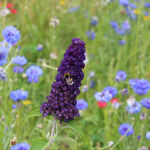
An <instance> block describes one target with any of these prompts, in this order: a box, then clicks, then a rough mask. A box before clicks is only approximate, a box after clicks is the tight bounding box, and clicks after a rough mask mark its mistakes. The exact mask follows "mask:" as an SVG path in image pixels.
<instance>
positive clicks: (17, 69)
mask: <svg viewBox="0 0 150 150" xmlns="http://www.w3.org/2000/svg"><path fill="white" fill-rule="evenodd" d="M13 72H16V73H23V72H24V69H23V67H21V66H15V67H14V68H13Z"/></svg>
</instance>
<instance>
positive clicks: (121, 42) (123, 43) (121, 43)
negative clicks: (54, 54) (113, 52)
mask: <svg viewBox="0 0 150 150" xmlns="http://www.w3.org/2000/svg"><path fill="white" fill-rule="evenodd" d="M118 44H120V45H125V44H126V41H125V40H120V41H119V42H118Z"/></svg>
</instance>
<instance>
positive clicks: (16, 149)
mask: <svg viewBox="0 0 150 150" xmlns="http://www.w3.org/2000/svg"><path fill="white" fill-rule="evenodd" d="M29 149H30V145H29V144H27V143H18V144H16V145H14V146H12V147H11V149H10V150H29Z"/></svg>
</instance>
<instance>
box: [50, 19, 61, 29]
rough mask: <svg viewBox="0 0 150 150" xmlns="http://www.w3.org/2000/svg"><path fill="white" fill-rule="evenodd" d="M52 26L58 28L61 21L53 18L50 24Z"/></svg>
mask: <svg viewBox="0 0 150 150" xmlns="http://www.w3.org/2000/svg"><path fill="white" fill-rule="evenodd" d="M49 25H50V26H53V27H56V26H58V25H59V20H58V19H57V18H52V19H51V22H50V23H49Z"/></svg>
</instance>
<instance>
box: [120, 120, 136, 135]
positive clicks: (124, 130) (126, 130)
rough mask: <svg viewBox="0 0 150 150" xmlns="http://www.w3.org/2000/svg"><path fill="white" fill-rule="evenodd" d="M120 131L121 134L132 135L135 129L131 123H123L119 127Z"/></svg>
mask: <svg viewBox="0 0 150 150" xmlns="http://www.w3.org/2000/svg"><path fill="white" fill-rule="evenodd" d="M119 133H120V134H121V135H126V136H129V135H132V134H133V133H134V130H133V127H132V126H131V125H130V124H128V123H123V124H121V125H120V127H119Z"/></svg>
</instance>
